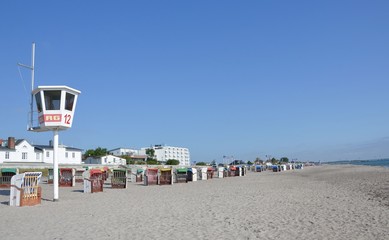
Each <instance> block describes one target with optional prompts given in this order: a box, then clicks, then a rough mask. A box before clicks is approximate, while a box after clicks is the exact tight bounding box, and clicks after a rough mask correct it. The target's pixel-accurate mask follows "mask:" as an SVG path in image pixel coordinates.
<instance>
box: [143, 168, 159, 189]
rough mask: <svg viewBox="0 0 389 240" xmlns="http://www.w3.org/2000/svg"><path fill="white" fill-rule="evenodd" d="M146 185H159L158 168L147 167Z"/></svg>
mask: <svg viewBox="0 0 389 240" xmlns="http://www.w3.org/2000/svg"><path fill="white" fill-rule="evenodd" d="M144 176H145V177H144V185H145V186H148V185H158V168H147V169H146V170H145V175H144Z"/></svg>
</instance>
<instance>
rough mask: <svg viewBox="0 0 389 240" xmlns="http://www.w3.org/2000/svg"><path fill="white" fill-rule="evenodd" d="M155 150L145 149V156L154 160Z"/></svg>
mask: <svg viewBox="0 0 389 240" xmlns="http://www.w3.org/2000/svg"><path fill="white" fill-rule="evenodd" d="M154 154H155V150H154V149H152V148H148V149H146V155H147V156H149V157H150V158H154V156H155V155H154Z"/></svg>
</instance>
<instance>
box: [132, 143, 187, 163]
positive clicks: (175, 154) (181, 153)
mask: <svg viewBox="0 0 389 240" xmlns="http://www.w3.org/2000/svg"><path fill="white" fill-rule="evenodd" d="M150 148H151V149H154V155H155V157H156V159H157V161H159V162H166V161H167V160H169V159H175V160H178V161H180V165H184V166H189V165H190V154H189V149H188V148H182V147H172V146H163V145H154V146H152V147H148V148H141V150H140V151H139V152H140V154H146V150H147V149H150Z"/></svg>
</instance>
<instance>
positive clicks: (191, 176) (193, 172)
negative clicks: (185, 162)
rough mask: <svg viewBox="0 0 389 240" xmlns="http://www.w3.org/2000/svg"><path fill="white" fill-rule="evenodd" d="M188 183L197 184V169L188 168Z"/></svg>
mask: <svg viewBox="0 0 389 240" xmlns="http://www.w3.org/2000/svg"><path fill="white" fill-rule="evenodd" d="M188 181H192V182H196V181H197V169H196V168H188Z"/></svg>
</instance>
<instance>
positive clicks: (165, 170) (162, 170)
mask: <svg viewBox="0 0 389 240" xmlns="http://www.w3.org/2000/svg"><path fill="white" fill-rule="evenodd" d="M171 170H172V169H171V168H161V172H170V171H171Z"/></svg>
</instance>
